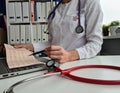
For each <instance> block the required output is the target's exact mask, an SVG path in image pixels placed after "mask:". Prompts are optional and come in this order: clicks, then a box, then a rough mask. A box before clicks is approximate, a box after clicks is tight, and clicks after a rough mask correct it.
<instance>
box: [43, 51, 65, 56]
mask: <svg viewBox="0 0 120 93" xmlns="http://www.w3.org/2000/svg"><path fill="white" fill-rule="evenodd" d="M45 53H46V54H48V55H62V54H63V53H62V52H61V51H45Z"/></svg>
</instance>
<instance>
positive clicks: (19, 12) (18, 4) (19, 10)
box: [15, 2, 22, 22]
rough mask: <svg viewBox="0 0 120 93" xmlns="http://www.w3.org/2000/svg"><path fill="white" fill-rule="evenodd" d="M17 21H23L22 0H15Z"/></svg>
mask: <svg viewBox="0 0 120 93" xmlns="http://www.w3.org/2000/svg"><path fill="white" fill-rule="evenodd" d="M15 16H16V18H15V21H16V22H22V6H21V2H15Z"/></svg>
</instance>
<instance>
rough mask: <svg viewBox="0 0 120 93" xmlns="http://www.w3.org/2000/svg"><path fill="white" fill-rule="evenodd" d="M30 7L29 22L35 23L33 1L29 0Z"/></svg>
mask: <svg viewBox="0 0 120 93" xmlns="http://www.w3.org/2000/svg"><path fill="white" fill-rule="evenodd" d="M30 7H31V11H30V12H31V21H32V22H34V21H35V13H34V7H35V1H34V0H31V1H30Z"/></svg>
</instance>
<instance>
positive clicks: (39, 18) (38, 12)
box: [36, 2, 42, 22]
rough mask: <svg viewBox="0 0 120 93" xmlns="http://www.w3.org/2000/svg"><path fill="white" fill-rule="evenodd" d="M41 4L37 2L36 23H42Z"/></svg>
mask: <svg viewBox="0 0 120 93" xmlns="http://www.w3.org/2000/svg"><path fill="white" fill-rule="evenodd" d="M41 5H42V4H41V2H36V17H37V18H36V21H39V22H42V9H41V8H42V6H41Z"/></svg>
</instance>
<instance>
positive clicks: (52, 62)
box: [46, 60, 59, 72]
mask: <svg viewBox="0 0 120 93" xmlns="http://www.w3.org/2000/svg"><path fill="white" fill-rule="evenodd" d="M56 66H57V67H59V63H58V62H56V61H55V60H49V61H48V62H46V67H48V72H50V71H51V70H55V67H56Z"/></svg>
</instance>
